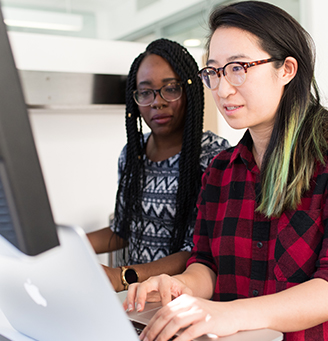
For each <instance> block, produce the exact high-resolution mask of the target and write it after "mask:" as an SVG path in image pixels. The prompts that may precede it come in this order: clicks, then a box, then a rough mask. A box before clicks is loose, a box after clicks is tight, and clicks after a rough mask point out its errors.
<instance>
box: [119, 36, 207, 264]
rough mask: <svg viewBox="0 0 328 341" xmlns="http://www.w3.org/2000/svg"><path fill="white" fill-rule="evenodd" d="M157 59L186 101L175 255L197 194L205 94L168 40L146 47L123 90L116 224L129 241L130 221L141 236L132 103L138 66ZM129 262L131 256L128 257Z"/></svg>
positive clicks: (138, 145) (140, 178) (138, 133)
mask: <svg viewBox="0 0 328 341" xmlns="http://www.w3.org/2000/svg"><path fill="white" fill-rule="evenodd" d="M150 54H156V55H159V56H161V57H162V58H164V59H166V60H167V61H168V63H169V64H170V65H171V67H172V68H173V70H174V71H175V73H176V74H177V75H178V76H179V77H180V79H181V83H182V84H183V88H184V91H185V92H186V98H187V109H186V110H187V115H186V120H185V127H184V133H183V142H182V148H181V153H180V161H179V173H180V175H179V185H178V191H177V196H176V215H175V219H174V228H173V231H172V235H171V243H170V253H174V252H177V251H179V249H180V248H181V246H182V245H183V241H184V238H185V233H186V231H187V228H188V225H189V224H190V223H191V219H192V213H193V211H194V207H195V203H196V199H197V195H198V192H199V189H200V180H201V171H200V165H199V156H200V152H201V138H202V131H203V115H204V91H203V85H202V82H201V80H200V78H199V77H198V76H197V71H198V66H197V64H196V62H195V60H194V58H193V57H192V56H191V55H190V54H189V52H188V51H187V50H186V49H185V48H184V47H183V46H181V45H180V44H178V43H176V42H173V41H170V40H168V39H158V40H155V41H153V42H152V43H150V44H149V45H148V46H147V48H146V51H145V52H143V53H142V54H140V55H139V56H138V57H137V58H136V59H135V60H134V62H133V63H132V65H131V68H130V72H129V75H128V78H127V85H126V115H125V123H126V133H127V157H126V165H125V168H124V170H123V172H122V176H121V179H120V183H119V187H118V191H117V197H116V207H115V224H121V226H122V231H123V234H124V235H125V236H126V237H129V236H130V226H131V223H132V220H133V219H134V220H135V221H134V222H135V224H136V226H137V239H138V241H140V239H141V237H142V233H143V217H142V206H141V202H142V195H143V183H144V176H145V175H144V162H143V154H144V152H145V141H144V139H143V133H142V125H141V116H140V112H139V109H138V105H137V104H136V103H135V101H134V99H133V91H134V90H135V89H136V87H137V82H136V76H137V72H138V69H139V66H140V64H141V62H142V60H143V59H144V58H145V57H146V56H148V55H150ZM136 244H138V245H133V248H132V249H133V250H132V251H131V252H137V254H138V257H139V259H140V253H139V252H138V251H139V243H136ZM129 256H131V254H130V255H129Z"/></svg>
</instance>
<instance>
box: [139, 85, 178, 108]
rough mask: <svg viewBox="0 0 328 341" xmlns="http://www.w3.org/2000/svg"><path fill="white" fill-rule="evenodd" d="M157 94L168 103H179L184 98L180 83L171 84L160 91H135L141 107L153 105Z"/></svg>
mask: <svg viewBox="0 0 328 341" xmlns="http://www.w3.org/2000/svg"><path fill="white" fill-rule="evenodd" d="M156 92H159V94H160V96H161V97H162V98H163V99H164V100H166V101H167V102H173V101H177V100H178V99H179V98H180V97H181V96H182V86H181V84H180V83H170V84H166V85H164V86H162V87H161V88H160V89H158V90H154V89H141V90H135V91H134V93H133V97H134V99H135V101H136V102H137V104H139V105H141V106H147V105H151V104H152V103H153V102H154V101H155V98H156Z"/></svg>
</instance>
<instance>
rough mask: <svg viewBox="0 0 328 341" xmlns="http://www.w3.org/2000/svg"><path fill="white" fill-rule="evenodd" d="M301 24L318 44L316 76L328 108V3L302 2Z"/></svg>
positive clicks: (313, 0)
mask: <svg viewBox="0 0 328 341" xmlns="http://www.w3.org/2000/svg"><path fill="white" fill-rule="evenodd" d="M300 3H301V23H302V25H303V27H304V28H305V29H306V30H307V31H308V32H309V33H310V35H311V36H312V38H313V40H314V42H315V44H316V54H317V59H316V71H315V76H316V79H317V82H318V85H319V88H320V91H321V97H322V101H323V103H324V104H325V105H326V106H328V63H327V60H328V44H327V32H328V21H327V11H328V1H327V0H301V2H300Z"/></svg>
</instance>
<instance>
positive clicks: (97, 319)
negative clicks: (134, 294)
mask: <svg viewBox="0 0 328 341" xmlns="http://www.w3.org/2000/svg"><path fill="white" fill-rule="evenodd" d="M57 231H58V236H59V241H60V245H59V246H56V247H55V248H52V249H50V250H48V251H46V252H43V253H41V254H39V255H37V256H28V255H26V254H24V253H22V252H21V251H19V250H18V249H17V248H15V247H14V246H13V245H12V244H11V243H9V242H8V241H7V240H6V239H5V238H3V237H2V236H0V273H1V280H0V308H1V309H2V311H3V313H4V315H5V316H6V318H7V319H8V321H9V322H10V324H11V325H12V326H13V327H14V328H15V329H16V330H18V331H19V332H21V333H23V334H25V335H27V336H29V337H32V338H34V339H36V340H40V341H41V340H47V341H58V340H61V341H66V340H67V341H68V340H69V341H72V340H79V341H84V340H85V341H90V340H97V341H102V340H104V341H105V340H106V341H107V340H115V341H116V340H120V341H125V340H126V341H137V340H138V336H137V333H136V331H135V329H134V327H133V325H132V324H131V322H130V320H129V318H128V316H127V314H126V312H125V311H124V309H123V307H122V304H121V302H120V300H119V298H118V295H117V294H116V293H115V292H114V290H113V288H112V286H111V284H110V282H109V280H108V278H107V276H106V274H105V272H104V271H103V269H102V267H101V265H100V264H99V262H98V259H97V257H96V255H95V253H94V251H93V249H92V247H91V245H90V243H89V241H88V239H87V237H86V235H85V233H84V231H83V229H81V228H79V227H68V226H66V227H65V226H59V227H58V228H57ZM157 309H158V307H154V306H153V305H152V304H148V305H147V306H146V309H145V312H143V313H136V312H133V313H130V316H129V317H130V318H131V319H132V320H135V321H137V322H140V323H144V324H147V322H148V321H149V319H150V318H151V316H153V314H154V313H155V311H156V310H157ZM282 338H283V337H282V333H280V332H277V331H273V330H267V329H265V330H264V329H263V330H256V331H247V332H239V333H237V334H235V335H231V336H228V337H223V338H220V340H221V339H222V340H225V341H250V340H251V341H257V340H258V341H278V340H282ZM197 340H199V341H203V340H213V338H212V337H209V336H204V337H201V338H198V339H197Z"/></svg>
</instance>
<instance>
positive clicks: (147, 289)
mask: <svg viewBox="0 0 328 341" xmlns="http://www.w3.org/2000/svg"><path fill="white" fill-rule="evenodd" d="M158 277H159V276H158ZM158 277H150V278H149V279H147V280H146V281H144V282H142V283H140V284H139V286H138V289H137V291H136V295H135V301H136V305H137V311H142V310H143V309H144V308H145V303H146V301H147V296H148V294H149V293H151V292H156V291H158V282H159V281H160V279H159V278H158Z"/></svg>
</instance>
